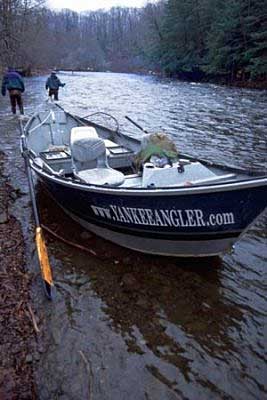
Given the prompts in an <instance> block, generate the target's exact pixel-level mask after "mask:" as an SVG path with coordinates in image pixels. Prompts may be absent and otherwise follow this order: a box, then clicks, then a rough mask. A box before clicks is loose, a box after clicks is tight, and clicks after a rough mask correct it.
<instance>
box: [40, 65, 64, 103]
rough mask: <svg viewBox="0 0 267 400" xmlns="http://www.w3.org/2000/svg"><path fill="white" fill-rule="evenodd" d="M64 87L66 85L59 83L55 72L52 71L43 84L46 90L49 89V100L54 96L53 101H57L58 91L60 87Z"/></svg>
mask: <svg viewBox="0 0 267 400" xmlns="http://www.w3.org/2000/svg"><path fill="white" fill-rule="evenodd" d="M65 85H66V84H65V83H61V82H60V80H59V79H58V77H57V76H56V71H52V72H51V75H50V76H49V77H48V78H47V81H46V84H45V88H46V90H47V89H49V91H48V96H49V97H51V98H52V96H54V100H58V90H59V88H60V87H64V86H65Z"/></svg>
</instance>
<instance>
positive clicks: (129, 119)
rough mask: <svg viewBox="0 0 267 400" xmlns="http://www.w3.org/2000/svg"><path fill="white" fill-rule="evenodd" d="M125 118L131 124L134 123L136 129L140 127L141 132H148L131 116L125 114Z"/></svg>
mask: <svg viewBox="0 0 267 400" xmlns="http://www.w3.org/2000/svg"><path fill="white" fill-rule="evenodd" d="M125 118H126V119H128V121H130V122H131V123H132V124H133V125H135V126H136V127H137V128H138V129H140V130H141V131H142V132H144V133H149V132H148V131H146V130H145V129H144V128H142V126H141V125H139V124H138V123H137V122H135V121H133V120H132V118H130V117H128V116H127V115H125Z"/></svg>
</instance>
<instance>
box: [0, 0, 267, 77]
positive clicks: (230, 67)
mask: <svg viewBox="0 0 267 400" xmlns="http://www.w3.org/2000/svg"><path fill="white" fill-rule="evenodd" d="M0 65H2V66H6V65H13V66H16V67H24V68H25V67H27V68H31V69H47V68H51V67H52V68H54V67H57V68H58V69H63V68H64V69H73V70H77V69H82V70H87V69H88V70H94V71H106V70H109V71H118V72H142V71H144V72H147V71H155V72H158V73H163V74H166V75H168V76H175V77H178V78H185V79H197V80H201V79H212V78H215V79H216V78H219V79H225V80H226V81H228V82H231V81H236V80H241V81H248V80H252V81H253V80H257V81H259V80H261V81H266V80H267V0H161V1H158V2H157V3H148V4H147V5H146V6H145V7H143V8H121V7H115V8H112V9H110V10H109V11H106V10H98V11H89V12H83V13H80V14H79V13H76V12H73V11H70V10H67V9H66V10H61V11H59V12H56V11H52V10H50V9H48V8H47V7H45V4H44V3H43V0H0Z"/></svg>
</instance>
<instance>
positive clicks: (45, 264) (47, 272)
mask: <svg viewBox="0 0 267 400" xmlns="http://www.w3.org/2000/svg"><path fill="white" fill-rule="evenodd" d="M21 129H23V128H22V126H21ZM22 132H23V130H22ZM21 139H22V155H23V157H24V161H25V167H26V172H27V178H28V182H29V189H30V197H31V202H32V209H33V214H34V220H35V224H36V232H35V241H36V247H37V253H38V259H39V264H40V269H41V274H42V278H43V283H44V289H45V293H46V295H47V297H48V298H49V299H50V300H51V299H52V297H53V296H52V288H53V286H54V283H53V278H52V271H51V267H50V263H49V258H48V253H47V249H46V245H45V240H44V236H43V233H42V228H41V226H40V219H39V213H38V209H37V203H36V197H35V191H34V185H33V179H32V172H31V167H30V162H29V155H28V153H27V146H26V139H25V136H24V135H23V134H22V138H21Z"/></svg>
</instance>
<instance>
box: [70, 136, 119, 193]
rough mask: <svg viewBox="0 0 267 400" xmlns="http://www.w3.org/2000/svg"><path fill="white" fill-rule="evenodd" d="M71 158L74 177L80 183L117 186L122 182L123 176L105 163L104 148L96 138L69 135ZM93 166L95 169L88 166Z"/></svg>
mask: <svg viewBox="0 0 267 400" xmlns="http://www.w3.org/2000/svg"><path fill="white" fill-rule="evenodd" d="M71 157H72V166H73V173H74V175H75V176H76V177H77V178H79V179H80V180H81V181H82V182H85V183H88V184H91V185H111V186H118V185H121V184H122V183H123V182H124V174H123V173H122V172H120V171H117V170H115V169H113V168H110V167H109V165H108V161H107V153H106V146H105V142H104V140H103V139H101V138H99V137H98V136H97V137H95V136H93V135H92V136H91V137H90V136H86V137H84V136H80V135H78V138H77V137H76V133H74V135H73V132H72V133H71ZM92 163H93V164H94V165H95V167H93V168H92V167H89V168H88V165H90V164H92Z"/></svg>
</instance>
